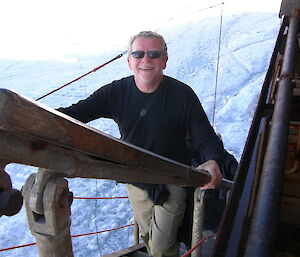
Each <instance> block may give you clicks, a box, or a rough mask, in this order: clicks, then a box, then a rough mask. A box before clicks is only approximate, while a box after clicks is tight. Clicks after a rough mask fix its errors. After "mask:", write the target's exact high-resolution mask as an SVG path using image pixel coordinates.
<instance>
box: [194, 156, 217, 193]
mask: <svg viewBox="0 0 300 257" xmlns="http://www.w3.org/2000/svg"><path fill="white" fill-rule="evenodd" d="M196 169H198V170H206V171H208V172H209V174H210V175H211V179H210V181H209V182H208V183H207V184H206V185H204V186H203V187H201V190H205V189H213V188H215V187H216V186H217V185H218V184H219V183H220V182H221V180H222V173H221V171H220V168H219V165H218V163H217V162H216V161H214V160H209V161H207V162H204V163H202V164H201V165H199V166H198V167H197V168H196Z"/></svg>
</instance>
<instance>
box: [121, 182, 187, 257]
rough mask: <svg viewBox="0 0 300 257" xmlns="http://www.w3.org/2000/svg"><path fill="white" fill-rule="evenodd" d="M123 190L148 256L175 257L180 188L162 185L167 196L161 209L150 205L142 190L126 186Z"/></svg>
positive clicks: (183, 194) (182, 204)
mask: <svg viewBox="0 0 300 257" xmlns="http://www.w3.org/2000/svg"><path fill="white" fill-rule="evenodd" d="M126 187H127V192H128V197H129V200H130V203H131V206H132V208H133V213H134V216H135V219H136V220H137V223H138V225H139V227H140V230H141V236H142V238H143V241H144V243H145V244H146V247H147V250H148V254H149V255H150V256H154V257H163V256H171V257H178V256H179V242H178V241H177V231H178V228H179V226H180V225H181V223H182V219H183V216H184V211H185V200H186V192H185V190H184V188H182V187H180V186H177V185H166V187H167V189H168V191H169V197H168V199H167V201H166V202H165V203H164V204H163V206H159V205H154V204H153V202H152V201H151V200H150V199H149V197H148V193H147V191H146V190H142V189H140V188H138V187H136V186H133V185H130V184H127V185H126Z"/></svg>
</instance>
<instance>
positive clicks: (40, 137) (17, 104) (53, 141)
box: [0, 89, 210, 186]
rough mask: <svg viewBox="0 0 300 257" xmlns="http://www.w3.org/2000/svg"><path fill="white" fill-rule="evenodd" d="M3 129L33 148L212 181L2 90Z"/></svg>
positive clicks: (201, 181)
mask: <svg viewBox="0 0 300 257" xmlns="http://www.w3.org/2000/svg"><path fill="white" fill-rule="evenodd" d="M0 130H2V131H4V132H9V134H10V135H15V136H17V135H18V136H20V137H22V138H24V140H25V141H26V140H31V142H34V144H32V146H34V145H36V146H38V145H39V144H40V146H38V147H37V148H41V147H42V148H43V147H45V146H46V145H47V147H48V148H49V146H56V147H60V148H64V149H68V150H72V151H74V152H78V153H81V154H85V155H87V156H89V157H92V158H94V159H96V160H102V161H106V162H111V163H113V164H115V165H123V166H126V167H127V168H132V169H133V170H137V169H138V170H139V172H141V173H142V172H143V171H144V172H146V173H147V174H148V173H149V171H155V172H156V174H158V176H159V173H161V174H162V175H165V176H170V178H171V177H173V178H174V177H176V179H177V181H178V179H179V178H182V179H183V180H182V181H190V180H195V179H196V182H197V185H198V186H201V185H203V184H205V183H207V182H208V181H209V180H210V175H209V174H207V173H206V172H204V171H198V170H195V169H193V168H191V167H189V166H187V165H184V164H181V163H178V162H175V161H173V160H170V159H167V158H164V157H161V156H159V155H157V154H154V153H151V152H149V151H146V150H144V149H142V148H139V147H136V146H134V145H130V144H128V143H125V142H123V141H121V140H118V139H116V138H113V137H112V136H110V135H107V134H105V133H103V132H101V131H99V130H96V129H94V128H91V127H89V126H87V125H85V124H84V123H81V122H79V121H77V120H75V119H72V118H70V117H68V116H66V115H64V114H62V113H60V112H57V111H55V110H54V109H51V108H49V107H46V106H44V105H42V104H40V103H37V102H35V101H33V100H31V99H28V98H26V97H23V96H20V95H18V94H17V93H15V92H12V91H10V90H7V89H0ZM3 147H4V146H3ZM31 148H32V147H31ZM2 151H3V149H2ZM0 155H1V153H0ZM4 157H5V156H0V158H3V159H5V158H4ZM6 157H7V156H6ZM11 161H13V160H11ZM31 165H32V164H31ZM124 182H125V181H124ZM194 183H195V181H194ZM188 184H189V183H188Z"/></svg>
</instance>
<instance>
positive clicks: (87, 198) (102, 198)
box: [74, 196, 128, 200]
mask: <svg viewBox="0 0 300 257" xmlns="http://www.w3.org/2000/svg"><path fill="white" fill-rule="evenodd" d="M126 198H128V197H127V196H116V197H74V199H86V200H109V199H126Z"/></svg>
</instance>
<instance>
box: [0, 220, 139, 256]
mask: <svg viewBox="0 0 300 257" xmlns="http://www.w3.org/2000/svg"><path fill="white" fill-rule="evenodd" d="M133 225H134V224H133V223H131V224H128V225H125V226H121V227H118V228H111V229H106V230H102V231H97V232H91V233H86V234H81V235H74V236H71V237H81V236H89V235H95V234H100V233H104V232H110V231H114V230H117V229H121V228H127V227H130V226H133ZM32 245H36V243H31V244H25V245H18V246H13V247H8V248H3V249H0V252H4V251H8V250H13V249H17V248H22V247H27V246H32Z"/></svg>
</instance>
